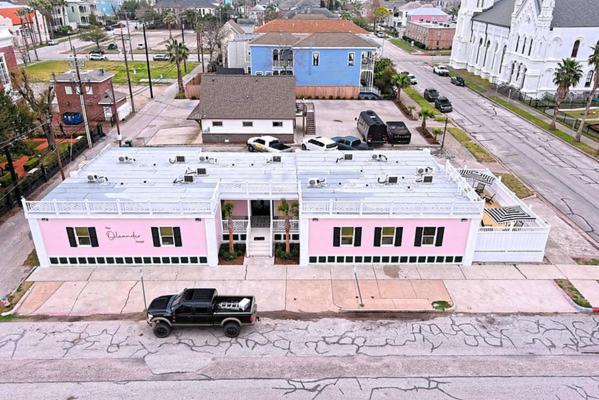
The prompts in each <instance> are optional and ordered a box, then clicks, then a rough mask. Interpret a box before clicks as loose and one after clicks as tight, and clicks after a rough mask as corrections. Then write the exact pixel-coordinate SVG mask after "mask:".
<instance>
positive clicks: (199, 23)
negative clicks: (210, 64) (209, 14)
mask: <svg viewBox="0 0 599 400" xmlns="http://www.w3.org/2000/svg"><path fill="white" fill-rule="evenodd" d="M194 29H195V31H196V42H197V43H196V47H197V51H198V62H202V72H206V67H205V66H204V46H203V44H202V35H203V34H204V30H205V29H206V28H205V25H204V17H203V16H201V15H200V14H198V15H197V16H196V20H195V24H194Z"/></svg>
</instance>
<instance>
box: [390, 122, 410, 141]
mask: <svg viewBox="0 0 599 400" xmlns="http://www.w3.org/2000/svg"><path fill="white" fill-rule="evenodd" d="M387 134H388V135H389V143H391V144H410V140H411V139H412V133H411V132H410V130H409V129H408V127H407V126H406V124H405V123H404V122H403V121H387Z"/></svg>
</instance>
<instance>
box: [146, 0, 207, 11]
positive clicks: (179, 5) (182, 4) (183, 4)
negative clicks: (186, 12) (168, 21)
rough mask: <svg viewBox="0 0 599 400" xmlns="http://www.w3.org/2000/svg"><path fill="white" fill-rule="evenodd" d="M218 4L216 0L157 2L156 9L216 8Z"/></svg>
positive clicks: (165, 0) (169, 0) (160, 0)
mask: <svg viewBox="0 0 599 400" xmlns="http://www.w3.org/2000/svg"><path fill="white" fill-rule="evenodd" d="M217 6H218V2H217V1H215V0H156V6H155V7H156V8H158V9H161V8H176V9H187V8H216V7H217Z"/></svg>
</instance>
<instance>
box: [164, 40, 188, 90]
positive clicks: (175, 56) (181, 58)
mask: <svg viewBox="0 0 599 400" xmlns="http://www.w3.org/2000/svg"><path fill="white" fill-rule="evenodd" d="M166 52H167V54H168V56H169V61H170V62H171V63H173V62H174V63H175V65H176V66H177V86H178V87H179V93H183V92H184V88H183V74H182V73H181V63H183V62H185V61H186V60H187V58H188V57H189V49H188V48H187V46H185V45H184V44H183V43H181V42H179V41H177V39H172V38H171V39H170V40H169V41H168V43H167V45H166Z"/></svg>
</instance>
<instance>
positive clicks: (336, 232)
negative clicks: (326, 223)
mask: <svg viewBox="0 0 599 400" xmlns="http://www.w3.org/2000/svg"><path fill="white" fill-rule="evenodd" d="M339 246H341V228H333V247H339Z"/></svg>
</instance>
